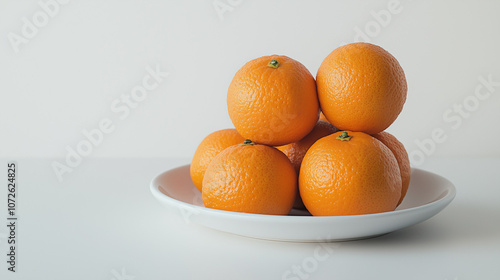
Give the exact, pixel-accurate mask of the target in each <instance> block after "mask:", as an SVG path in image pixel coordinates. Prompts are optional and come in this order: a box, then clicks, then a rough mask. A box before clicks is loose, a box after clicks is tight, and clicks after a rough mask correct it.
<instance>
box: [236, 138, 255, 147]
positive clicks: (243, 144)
mask: <svg viewBox="0 0 500 280" xmlns="http://www.w3.org/2000/svg"><path fill="white" fill-rule="evenodd" d="M240 145H241V146H248V145H250V146H253V145H255V143H254V142H252V140H250V139H246V140H245V141H243V143H242V144H240Z"/></svg>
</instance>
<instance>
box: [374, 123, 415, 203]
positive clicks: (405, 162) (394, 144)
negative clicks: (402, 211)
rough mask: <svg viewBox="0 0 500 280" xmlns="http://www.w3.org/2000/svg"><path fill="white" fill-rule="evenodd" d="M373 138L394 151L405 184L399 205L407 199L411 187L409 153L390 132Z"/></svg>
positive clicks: (378, 134)
mask: <svg viewBox="0 0 500 280" xmlns="http://www.w3.org/2000/svg"><path fill="white" fill-rule="evenodd" d="M373 137H375V138H377V139H378V140H379V141H380V142H382V143H383V144H384V145H386V146H387V148H389V149H390V150H391V151H392V153H393V154H394V157H396V160H397V161H398V165H399V171H400V172H401V181H402V183H403V185H402V189H401V198H400V199H399V202H398V205H399V204H401V202H402V201H403V199H404V198H405V195H406V192H407V191H408V186H409V185H410V177H411V167H410V159H409V158H408V153H407V152H406V149H405V146H404V145H403V143H401V142H399V141H398V139H397V138H396V137H394V136H393V135H392V134H390V133H388V132H385V131H382V132H379V133H377V134H375V135H373Z"/></svg>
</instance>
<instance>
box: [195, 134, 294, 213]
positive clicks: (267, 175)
mask: <svg viewBox="0 0 500 280" xmlns="http://www.w3.org/2000/svg"><path fill="white" fill-rule="evenodd" d="M296 192H297V175H296V174H295V171H294V169H293V166H292V164H291V163H290V161H289V160H288V158H287V157H286V156H285V155H284V154H283V153H282V152H280V151H278V150H277V149H276V148H273V147H269V146H265V145H256V144H254V143H253V142H252V141H250V140H245V142H244V144H241V145H235V146H232V147H229V148H227V149H225V150H224V151H222V152H221V153H220V154H219V155H218V156H217V157H215V159H214V160H213V161H212V162H211V163H210V165H209V166H208V168H207V171H206V172H205V177H204V179H203V188H202V199H203V203H204V204H205V207H207V208H213V209H219V210H227V211H235V212H245V213H255V214H269V215H286V214H288V213H289V212H290V210H291V209H292V206H293V202H294V201H295V194H296Z"/></svg>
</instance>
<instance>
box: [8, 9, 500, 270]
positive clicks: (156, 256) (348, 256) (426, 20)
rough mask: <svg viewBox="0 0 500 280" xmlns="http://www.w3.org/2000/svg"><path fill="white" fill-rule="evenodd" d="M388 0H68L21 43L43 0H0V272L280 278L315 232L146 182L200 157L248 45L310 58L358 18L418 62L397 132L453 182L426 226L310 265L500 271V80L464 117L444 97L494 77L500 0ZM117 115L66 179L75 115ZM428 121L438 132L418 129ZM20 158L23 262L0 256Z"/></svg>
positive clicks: (78, 128) (310, 249)
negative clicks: (157, 196)
mask: <svg viewBox="0 0 500 280" xmlns="http://www.w3.org/2000/svg"><path fill="white" fill-rule="evenodd" d="M47 1H49V0H42V3H46V2H47ZM388 3H391V1H389V0H387V1H385V0H384V1H369V2H368V1H342V2H341V1H326V0H325V1H291V0H287V1H285V0H283V1H268V0H260V1H239V0H216V1H214V0H206V1H198V0H196V1H159V0H157V1H152V0H143V1H138V0H137V1H118V0H116V1H98V0H95V1H91V0H73V1H69V3H67V4H65V5H60V6H59V10H58V11H57V12H54V13H53V17H50V18H48V21H47V22H46V23H45V25H44V26H43V27H40V28H38V30H37V31H36V32H34V33H33V32H32V34H28V35H30V36H31V37H32V38H31V37H30V38H24V40H25V43H20V44H19V45H17V47H16V45H15V44H14V45H13V44H12V43H11V38H13V37H15V36H18V37H19V36H24V35H23V28H25V27H24V25H25V23H24V18H26V20H27V21H30V22H33V16H34V15H38V16H40V15H41V13H42V12H43V9H42V7H41V6H40V4H39V3H38V0H35V1H28V0H23V1H8V0H0V38H1V39H0V96H1V99H0V167H1V168H0V186H1V188H0V190H1V191H0V219H1V222H0V279H2V280H4V279H7V280H17V279H22V280H31V279H54V280H59V279H61V280H63V279H64V280H67V279H77V280H79V279H82V280H84V279H85V280H87V279H107V280H109V279H113V280H132V279H135V280H141V279H152V280H154V279H286V278H283V276H284V275H286V273H287V271H288V270H291V269H292V267H294V266H302V265H303V264H304V263H305V261H307V260H310V259H311V258H312V257H313V256H314V251H315V250H316V249H317V248H318V246H320V245H318V244H315V243H312V244H305V243H283V242H271V241H263V240H256V239H250V238H243V237H239V236H234V235H231V234H227V233H221V232H217V231H214V230H210V229H207V228H204V227H201V226H197V225H195V224H188V223H185V222H183V220H182V217H180V216H179V215H178V213H167V211H166V210H165V209H164V208H162V207H161V205H160V204H159V203H158V202H157V201H155V200H154V198H153V197H152V195H151V194H150V192H149V181H150V180H151V179H152V178H153V177H154V176H155V175H157V174H159V173H160V172H163V171H165V170H167V169H170V168H173V167H176V166H179V165H183V164H189V162H190V159H191V157H192V155H193V153H194V150H195V149H196V147H197V145H198V144H199V142H200V141H201V140H202V139H203V138H204V137H205V136H206V135H207V134H209V133H211V132H213V131H215V130H218V129H222V128H227V127H231V126H232V124H231V121H230V119H229V117H228V116H227V108H226V91H227V87H228V85H229V82H230V81H231V78H232V76H233V75H234V73H235V72H236V71H237V70H238V69H239V68H240V67H241V66H242V65H243V64H244V63H245V62H247V61H248V60H251V59H253V58H256V57H259V56H263V55H269V54H274V53H276V54H284V55H288V56H290V57H292V58H294V59H297V60H299V61H301V62H302V63H303V64H304V65H306V66H307V67H308V68H309V70H310V71H311V73H313V75H315V74H316V71H317V69H318V67H319V65H320V63H321V61H322V59H323V58H324V57H325V56H326V55H328V53H329V52H331V51H332V50H333V49H334V48H336V47H338V46H340V45H341V44H343V43H347V42H353V41H358V40H357V39H356V36H357V34H358V32H359V31H358V30H363V32H364V33H365V34H370V35H367V36H369V37H368V38H365V39H368V40H370V41H371V42H373V43H375V44H378V45H381V46H382V47H384V48H385V49H387V50H388V51H389V52H391V53H392V54H393V55H394V56H395V57H396V58H397V59H398V60H399V62H400V63H401V65H402V67H403V68H404V70H405V73H406V75H407V80H408V85H409V92H408V100H407V102H406V105H405V107H404V110H403V112H402V114H401V115H400V117H399V118H398V119H397V121H396V122H395V123H394V124H393V125H392V126H391V127H390V128H389V131H390V132H392V133H393V134H395V135H396V136H397V137H398V138H399V139H400V140H401V141H402V142H403V143H404V144H405V145H406V147H407V149H408V151H409V152H410V155H413V157H412V161H413V162H412V163H413V165H414V166H419V167H421V168H423V169H427V170H430V171H432V172H435V173H437V174H439V175H442V176H444V177H446V178H448V179H449V180H451V181H452V182H453V183H454V184H455V186H456V188H457V197H456V199H455V200H454V201H453V202H452V203H451V204H450V205H449V207H447V208H446V209H445V210H444V211H443V212H442V213H440V214H438V215H437V216H436V217H433V218H432V219H430V220H428V221H426V222H423V223H421V224H418V225H416V226H413V227H410V228H406V229H403V230H400V231H397V232H394V233H391V234H388V235H385V236H382V237H379V238H373V239H368V240H362V241H353V242H345V243H331V244H327V245H326V246H327V247H329V248H331V249H332V250H333V251H332V252H333V253H332V254H330V255H329V257H328V259H327V260H325V261H322V262H319V263H318V266H317V267H316V269H314V271H312V272H311V273H309V274H308V276H309V277H310V278H308V279H419V280H420V279H436V280H458V279H460V280H462V279H498V275H500V268H499V266H498V259H499V253H500V250H499V248H500V240H499V236H500V224H499V223H498V222H497V221H498V213H499V208H498V201H497V200H498V197H499V195H500V194H499V190H500V188H498V170H499V168H500V145H498V139H499V137H500V129H499V127H498V122H499V120H500V110H498V109H499V105H500V86H495V87H493V88H492V89H493V92H492V93H491V95H490V96H489V97H488V98H486V99H485V100H481V101H478V102H477V104H472V103H470V104H469V107H470V106H471V105H477V108H476V107H474V108H473V109H472V111H471V112H466V113H467V114H465V115H464V116H463V117H460V118H459V119H460V120H461V121H462V122H461V123H460V124H459V123H455V122H449V121H447V120H446V119H444V118H443V114H445V113H446V112H450V111H449V110H452V111H451V113H449V114H452V116H454V117H455V118H456V116H458V115H457V113H454V112H453V109H454V107H455V106H456V105H457V104H462V103H463V102H464V101H468V102H474V100H475V99H474V92H475V90H476V88H477V87H478V86H480V85H481V83H480V82H479V78H480V77H484V78H486V79H488V77H491V79H492V80H494V81H500V68H499V65H500V55H499V50H500V36H499V29H500V16H499V14H498V12H499V11H500V2H499V1H409V0H401V1H399V2H395V3H399V5H396V6H397V7H396V10H397V12H396V13H392V14H391V17H390V20H389V19H388V18H385V21H383V22H380V21H377V20H376V17H377V15H382V14H385V15H387V13H389V12H388V11H389V9H388ZM214 4H215V5H219V8H220V9H223V8H224V7H223V5H224V4H225V5H226V8H227V7H229V10H228V11H225V12H223V13H220V12H219V13H218V12H217V9H216V8H214ZM392 10H394V9H392ZM381 11H382V12H381ZM42 17H43V15H42ZM42 20H43V18H42ZM358 37H359V36H358ZM358 39H362V38H358ZM16 49H17V52H16ZM157 66H159V67H160V70H161V71H164V72H168V73H169V76H168V77H167V78H165V79H164V80H163V81H162V82H161V83H160V84H159V86H158V87H157V88H155V89H154V90H152V91H150V92H149V93H148V95H147V96H146V97H145V99H144V100H143V101H142V102H140V103H138V104H137V107H136V108H134V109H133V110H131V112H130V114H129V115H127V116H126V117H123V119H121V118H120V116H121V115H120V114H117V113H115V112H113V111H112V109H111V106H112V104H113V103H114V102H116V101H117V100H118V102H119V100H120V97H121V96H122V95H124V96H127V95H130V94H131V90H132V89H133V88H134V87H136V86H138V85H141V84H142V80H143V78H144V77H145V76H147V75H148V71H147V70H146V69H147V68H148V67H151V68H156V67H157ZM481 92H482V93H485V91H484V88H481ZM465 116H467V117H465ZM106 119H109V120H110V121H111V122H112V124H113V127H114V131H113V132H111V133H107V134H105V135H104V137H103V139H102V142H100V143H98V144H97V145H96V146H94V147H92V150H91V151H90V152H89V154H88V155H87V156H86V158H84V159H81V160H80V162H79V163H78V164H76V165H77V166H76V167H74V168H73V169H72V171H71V172H68V173H65V175H64V180H63V181H62V182H61V181H59V180H58V178H57V176H56V175H55V173H54V171H53V168H52V164H53V163H54V160H58V161H60V162H64V160H65V159H64V158H65V157H66V156H67V154H68V152H67V151H68V149H76V147H77V146H78V145H79V144H80V143H83V141H84V140H85V136H83V134H82V130H89V131H91V130H95V129H97V128H98V127H99V123H100V122H101V121H102V120H106ZM454 125H455V126H454ZM434 131H437V132H439V131H441V133H442V134H443V135H444V136H442V137H441V138H442V139H441V138H440V139H439V140H440V143H436V141H433V142H431V140H425V139H428V138H430V137H431V136H432V134H433V132H434ZM441 140H442V141H441ZM417 143H425V146H423V148H422V147H419V145H417ZM418 155H423V157H422V156H421V157H419V156H418ZM486 157H488V159H486ZM176 158H177V159H176ZM12 160H15V161H17V163H18V181H17V183H18V185H17V186H18V188H17V194H18V204H17V210H16V211H17V212H16V215H17V217H18V218H19V220H18V228H17V238H18V242H19V244H18V247H17V254H18V255H17V256H18V259H17V260H18V263H17V265H18V266H17V268H18V272H17V273H11V272H9V271H7V263H6V262H4V260H5V259H6V256H5V254H6V252H7V251H8V250H7V249H8V245H7V244H8V243H7V241H8V237H9V232H8V231H7V227H5V221H6V215H7V213H6V209H7V195H6V194H7V192H6V190H5V185H6V182H7V175H6V174H7V172H6V168H5V167H6V165H7V163H8V162H10V161H12ZM2 182H3V183H2ZM291 277H292V276H291ZM291 277H289V278H288V279H301V278H299V277H298V276H297V275H296V274H295V275H293V277H295V278H291Z"/></svg>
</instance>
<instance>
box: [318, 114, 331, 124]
mask: <svg viewBox="0 0 500 280" xmlns="http://www.w3.org/2000/svg"><path fill="white" fill-rule="evenodd" d="M319 120H320V121H325V122H329V121H328V120H327V119H326V117H325V114H323V112H321V113H319Z"/></svg>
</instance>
